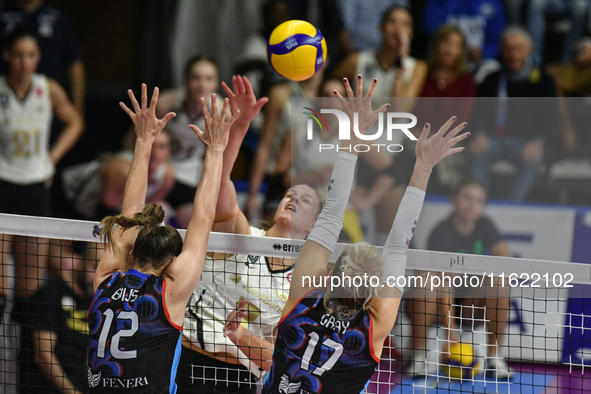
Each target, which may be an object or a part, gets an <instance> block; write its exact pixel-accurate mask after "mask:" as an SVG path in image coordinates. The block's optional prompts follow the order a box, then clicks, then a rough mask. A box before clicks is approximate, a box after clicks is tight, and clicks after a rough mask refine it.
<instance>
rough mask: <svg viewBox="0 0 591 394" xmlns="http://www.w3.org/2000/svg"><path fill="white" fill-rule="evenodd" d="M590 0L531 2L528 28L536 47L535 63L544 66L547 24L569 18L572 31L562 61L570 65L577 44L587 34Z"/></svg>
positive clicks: (568, 36)
mask: <svg viewBox="0 0 591 394" xmlns="http://www.w3.org/2000/svg"><path fill="white" fill-rule="evenodd" d="M590 4H591V3H590V2H589V0H530V4H529V11H528V13H527V28H528V30H529V32H530V33H531V36H532V39H533V46H534V62H535V63H536V64H542V62H543V60H544V59H543V53H544V38H545V35H546V25H547V24H546V22H547V21H556V20H558V19H562V18H568V20H569V21H570V24H571V26H570V30H569V32H568V35H567V36H566V38H565V41H564V47H563V48H562V55H561V60H562V62H563V63H568V62H569V61H570V60H571V59H572V57H573V49H574V45H575V42H576V41H577V40H578V39H579V38H581V36H582V35H583V34H584V33H585V22H586V21H587V18H588V13H589V6H590Z"/></svg>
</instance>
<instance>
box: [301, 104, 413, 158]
mask: <svg viewBox="0 0 591 394" xmlns="http://www.w3.org/2000/svg"><path fill="white" fill-rule="evenodd" d="M303 108H304V109H307V110H309V111H311V112H304V114H306V115H309V116H310V117H311V119H308V123H307V139H308V141H311V140H312V139H313V138H314V132H313V130H314V122H313V120H314V121H315V122H316V124H318V126H319V127H320V130H324V128H325V127H326V129H327V130H328V124H327V123H326V120H325V119H324V116H322V114H333V115H335V116H336V117H337V120H338V124H339V140H341V141H345V140H350V139H351V121H350V119H349V116H348V115H347V114H346V113H345V112H343V111H340V110H338V109H332V108H331V109H321V110H320V112H318V111H315V110H314V109H312V108H310V107H303ZM401 119H407V120H410V122H405V123H395V122H398V121H399V120H401ZM416 125H417V117H416V116H414V115H413V114H411V113H408V112H387V113H386V127H385V129H386V138H387V140H388V141H392V139H393V135H394V132H395V131H401V132H403V133H404V134H405V135H406V136H407V137H408V138H409V139H410V140H411V141H416V140H417V137H415V136H414V135H413V134H412V133H411V132H410V129H411V128H413V127H415V126H416ZM353 133H354V134H355V136H356V137H357V138H359V139H360V140H362V141H376V140H378V139H379V138H381V137H382V135H383V134H384V113H380V114H379V115H378V130H377V131H376V132H375V134H361V133H360V132H359V113H357V112H355V113H353ZM372 146H373V147H376V148H377V150H378V151H380V149H383V150H387V151H388V152H402V150H403V147H402V145H400V144H371V145H369V144H356V145H353V147H352V149H354V150H355V151H356V152H368V151H369V150H371V147H372ZM335 149H336V150H337V151H338V150H339V147H338V146H335V145H333V144H320V145H319V148H318V151H319V152H322V151H327V150H335Z"/></svg>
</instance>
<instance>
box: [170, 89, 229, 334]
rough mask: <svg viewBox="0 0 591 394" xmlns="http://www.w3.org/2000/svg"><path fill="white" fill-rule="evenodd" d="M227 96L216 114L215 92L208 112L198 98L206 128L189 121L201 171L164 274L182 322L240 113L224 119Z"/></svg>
mask: <svg viewBox="0 0 591 394" xmlns="http://www.w3.org/2000/svg"><path fill="white" fill-rule="evenodd" d="M228 104H229V100H228V99H226V100H224V106H223V108H222V111H221V115H218V111H217V104H216V95H215V94H213V95H212V96H211V111H212V114H211V115H210V114H209V111H208V109H207V106H206V105H205V99H204V98H202V99H201V108H202V109H203V117H204V118H205V131H201V130H200V129H199V128H198V127H197V126H194V125H191V126H190V127H191V129H192V130H193V131H194V132H195V134H197V136H198V137H199V139H200V140H201V141H202V142H203V144H204V145H205V146H206V147H207V151H206V152H205V161H204V166H203V175H202V177H201V180H200V181H199V187H198V188H197V192H196V193H195V200H194V202H193V215H192V216H191V220H190V222H189V226H188V227H187V233H186V235H185V242H184V244H183V250H182V252H181V254H180V255H179V256H178V257H177V258H176V259H174V260H173V261H172V262H171V263H170V265H169V266H168V268H167V269H166V271H165V272H164V276H165V277H166V278H167V286H166V293H165V302H166V306H167V308H168V312H169V315H170V318H171V320H172V321H173V322H174V323H176V324H178V325H182V324H183V317H184V315H185V308H186V306H187V302H188V301H189V298H190V296H191V294H192V292H193V290H194V289H195V286H196V285H197V283H198V282H199V277H200V276H201V272H202V271H203V263H204V262H205V253H206V251H207V240H208V239H209V233H210V231H211V226H212V224H213V221H214V218H215V207H216V204H217V199H218V193H219V190H220V181H221V176H222V164H223V153H224V149H225V148H226V145H227V144H228V136H229V131H230V127H231V126H232V124H233V123H234V121H235V120H236V118H237V117H238V115H239V114H240V112H239V111H236V113H235V114H234V115H233V116H232V118H231V119H230V120H229V121H225V119H226V112H227V110H228Z"/></svg>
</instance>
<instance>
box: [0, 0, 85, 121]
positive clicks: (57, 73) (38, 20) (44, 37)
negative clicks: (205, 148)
mask: <svg viewBox="0 0 591 394" xmlns="http://www.w3.org/2000/svg"><path fill="white" fill-rule="evenodd" d="M0 10H1V11H0V43H1V44H2V47H4V44H5V43H6V39H7V37H8V36H9V35H10V34H11V33H12V32H13V31H14V29H15V28H16V27H17V26H19V25H22V26H24V27H25V28H26V29H27V30H28V31H30V32H32V33H34V34H35V35H36V36H37V37H38V38H37V40H38V42H39V48H40V49H41V61H40V62H39V67H38V69H37V72H39V73H40V74H45V75H47V76H48V77H49V78H53V79H55V80H56V81H57V82H58V83H59V84H60V85H62V86H64V87H66V89H67V90H68V91H69V92H70V99H71V100H72V103H74V106H75V107H76V109H77V110H78V112H79V113H80V114H81V115H82V116H83V117H84V99H85V95H86V75H85V71H84V63H83V61H82V54H81V52H80V48H79V47H78V40H77V39H76V34H75V33H74V29H73V28H72V25H71V23H70V20H69V19H68V18H67V17H66V16H65V15H64V14H63V13H62V12H61V11H59V10H56V9H55V8H53V7H50V6H48V5H46V4H45V2H44V1H43V0H12V1H7V2H6V3H5V4H3V5H2V6H1V8H0ZM4 70H6V67H5V68H4Z"/></svg>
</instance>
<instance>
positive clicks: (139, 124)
mask: <svg viewBox="0 0 591 394" xmlns="http://www.w3.org/2000/svg"><path fill="white" fill-rule="evenodd" d="M158 92H159V91H158V88H154V93H153V94H152V101H151V104H150V107H148V87H147V86H146V84H142V96H141V102H142V106H141V108H140V105H139V104H138V102H137V100H136V99H135V96H134V94H133V92H132V91H131V89H130V90H128V91H127V93H128V95H129V98H130V99H131V103H132V106H133V109H134V110H133V111H132V110H130V109H129V108H128V107H127V106H126V105H125V104H123V103H122V102H121V103H119V105H120V106H121V108H122V109H123V110H124V111H125V113H127V115H129V117H130V118H131V120H132V122H133V125H134V130H135V133H136V135H137V139H136V142H135V152H134V154H133V160H132V161H131V169H130V170H129V174H128V175H127V183H126V184H125V192H124V193H123V204H122V207H121V214H122V215H123V216H133V215H134V214H135V213H136V212H140V211H141V210H142V208H143V206H144V203H145V199H146V190H147V189H148V165H149V162H150V153H151V151H152V144H153V143H154V139H155V138H156V136H158V134H159V133H160V132H161V131H162V129H163V128H164V127H165V126H166V123H168V121H169V120H170V119H172V118H173V117H174V116H175V114H174V113H172V112H169V113H168V114H166V115H165V116H164V117H163V118H162V119H158V118H156V113H155V108H156V104H157V103H158ZM135 237H136V232H135V231H134V230H130V231H125V232H124V231H122V230H121V229H120V228H118V227H117V228H115V231H114V233H113V237H112V240H113V242H114V243H115V244H116V245H117V246H116V247H113V248H107V249H106V251H105V254H104V256H103V258H102V259H101V261H100V262H99V265H98V266H97V269H96V275H95V279H94V289H95V290H96V289H97V288H98V286H99V284H100V283H101V282H102V281H104V280H105V278H106V277H107V276H109V275H110V274H112V273H113V272H118V271H124V270H125V269H126V263H127V257H128V256H129V252H130V251H131V247H132V246H133V243H134V242H135Z"/></svg>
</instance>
